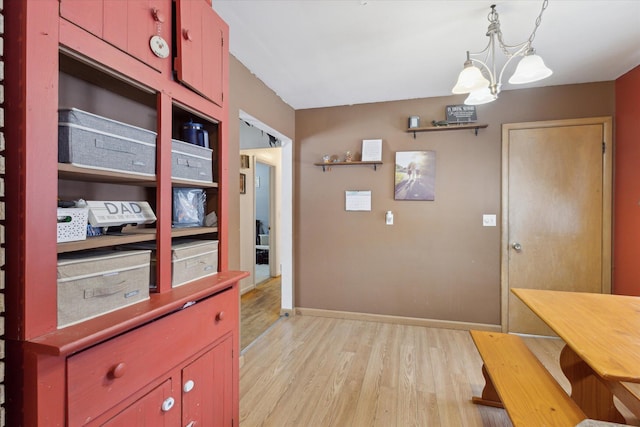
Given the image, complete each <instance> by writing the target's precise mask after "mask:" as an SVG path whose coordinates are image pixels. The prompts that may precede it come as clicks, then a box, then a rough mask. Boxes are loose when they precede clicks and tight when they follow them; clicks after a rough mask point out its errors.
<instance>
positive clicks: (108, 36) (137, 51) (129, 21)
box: [103, 0, 171, 70]
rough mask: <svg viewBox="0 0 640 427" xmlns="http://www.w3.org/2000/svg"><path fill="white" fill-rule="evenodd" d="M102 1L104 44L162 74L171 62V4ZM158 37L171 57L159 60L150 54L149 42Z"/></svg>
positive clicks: (139, 0) (152, 0)
mask: <svg viewBox="0 0 640 427" xmlns="http://www.w3.org/2000/svg"><path fill="white" fill-rule="evenodd" d="M103 1H104V30H103V34H104V36H103V38H104V40H106V41H107V42H109V43H111V44H112V45H114V46H116V47H117V48H119V49H120V50H123V51H125V52H127V53H128V54H129V55H131V56H133V57H135V58H137V59H139V60H140V61H142V62H144V63H145V64H147V65H150V66H151V67H153V68H155V69H157V70H162V69H163V66H162V65H163V64H164V63H165V61H170V60H171V59H170V56H171V54H170V52H171V1H170V0H127V1H122V0H103ZM156 35H158V36H161V37H162V39H163V40H164V42H165V43H166V49H167V52H169V57H167V58H159V57H158V56H156V55H154V53H153V51H152V50H151V47H150V46H149V42H150V40H151V37H153V36H156Z"/></svg>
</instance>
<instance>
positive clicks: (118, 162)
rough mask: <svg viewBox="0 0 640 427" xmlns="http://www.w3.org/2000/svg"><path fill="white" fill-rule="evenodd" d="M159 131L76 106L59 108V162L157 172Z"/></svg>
mask: <svg viewBox="0 0 640 427" xmlns="http://www.w3.org/2000/svg"><path fill="white" fill-rule="evenodd" d="M156 135H157V134H156V133H155V132H153V131H150V130H147V129H142V128H139V127H136V126H132V125H128V124H126V123H122V122H118V121H115V120H111V119H108V118H106V117H102V116H98V115H96V114H92V113H87V112H86V111H82V110H78V109H76V108H71V109H61V110H60V111H59V112H58V162H61V163H71V164H73V165H75V166H80V167H86V168H92V169H102V170H109V171H118V172H127V173H134V174H138V175H150V176H153V175H155V173H156Z"/></svg>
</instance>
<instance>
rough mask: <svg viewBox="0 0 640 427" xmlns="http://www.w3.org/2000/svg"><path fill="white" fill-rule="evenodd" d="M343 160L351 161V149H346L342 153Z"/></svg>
mask: <svg viewBox="0 0 640 427" xmlns="http://www.w3.org/2000/svg"><path fill="white" fill-rule="evenodd" d="M344 161H345V162H347V163H349V162H352V161H353V153H352V152H351V151H346V152H345V153H344Z"/></svg>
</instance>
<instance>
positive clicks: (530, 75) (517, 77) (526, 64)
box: [509, 54, 553, 84]
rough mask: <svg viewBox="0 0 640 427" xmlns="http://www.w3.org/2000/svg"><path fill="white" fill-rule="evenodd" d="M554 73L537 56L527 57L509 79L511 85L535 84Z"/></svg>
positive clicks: (530, 55)
mask: <svg viewBox="0 0 640 427" xmlns="http://www.w3.org/2000/svg"><path fill="white" fill-rule="evenodd" d="M551 74H553V71H551V70H550V69H549V68H547V66H546V65H544V61H543V60H542V58H541V57H539V56H538V55H536V54H529V55H526V56H525V57H524V58H522V59H521V60H520V62H518V66H517V67H516V71H515V72H514V73H513V75H512V76H511V78H510V79H509V83H511V84H525V83H533V82H537V81H538V80H542V79H546V78H547V77H549V76H550V75H551Z"/></svg>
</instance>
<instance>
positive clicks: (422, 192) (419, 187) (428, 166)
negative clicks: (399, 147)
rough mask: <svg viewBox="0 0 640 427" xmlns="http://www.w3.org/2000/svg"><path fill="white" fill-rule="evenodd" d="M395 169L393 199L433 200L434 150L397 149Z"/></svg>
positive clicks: (434, 181)
mask: <svg viewBox="0 0 640 427" xmlns="http://www.w3.org/2000/svg"><path fill="white" fill-rule="evenodd" d="M395 170H396V173H395V187H394V188H395V190H394V198H395V200H428V201H433V200H435V184H436V152H435V151H398V152H396V169H395Z"/></svg>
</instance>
